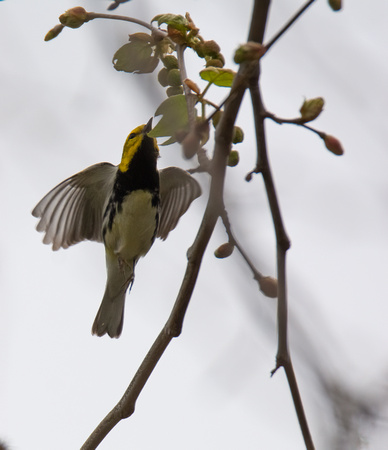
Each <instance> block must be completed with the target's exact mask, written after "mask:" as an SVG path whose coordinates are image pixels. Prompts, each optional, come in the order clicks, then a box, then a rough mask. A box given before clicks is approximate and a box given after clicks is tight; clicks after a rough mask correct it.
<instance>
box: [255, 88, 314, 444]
mask: <svg viewBox="0 0 388 450" xmlns="http://www.w3.org/2000/svg"><path fill="white" fill-rule="evenodd" d="M249 90H250V94H251V99H252V106H253V113H254V120H255V128H256V143H257V162H256V169H255V170H254V171H253V172H255V173H259V172H261V174H262V176H263V180H264V185H265V189H266V192H267V197H268V202H269V206H270V210H271V215H272V220H273V223H274V228H275V235H276V247H277V274H278V275H277V276H278V311H277V320H278V351H277V355H276V367H275V369H274V370H273V371H272V375H273V374H274V373H275V372H276V371H277V370H278V369H279V368H280V367H284V370H285V372H286V376H287V381H288V384H289V386H290V391H291V395H292V398H293V402H294V406H295V410H296V413H297V416H298V420H299V425H300V428H301V431H302V434H303V438H304V441H305V444H306V448H307V449H308V450H314V444H313V441H312V437H311V434H310V430H309V426H308V423H307V419H306V415H305V412H304V407H303V403H302V400H301V396H300V393H299V389H298V385H297V382H296V377H295V373H294V369H293V365H292V361H291V356H290V352H289V348H288V303H287V280H286V253H287V250H288V249H289V248H290V241H289V238H288V236H287V233H286V230H285V227H284V224H283V219H282V215H281V211H280V206H279V202H278V199H277V194H276V189H275V185H274V181H273V177H272V172H271V168H270V164H269V160H268V155H267V145H266V137H265V128H264V117H263V111H264V107H263V102H262V98H261V93H260V89H259V85H258V80H256V82H252V83H251V85H250V87H249ZM253 172H252V173H253ZM249 175H251V174H249ZM248 179H249V176H248Z"/></svg>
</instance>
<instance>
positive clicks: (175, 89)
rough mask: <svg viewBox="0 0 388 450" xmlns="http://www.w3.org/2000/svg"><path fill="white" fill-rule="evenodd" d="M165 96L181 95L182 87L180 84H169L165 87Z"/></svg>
mask: <svg viewBox="0 0 388 450" xmlns="http://www.w3.org/2000/svg"><path fill="white" fill-rule="evenodd" d="M166 94H167V97H172V96H173V95H181V94H183V87H182V86H169V87H168V88H167V89H166Z"/></svg>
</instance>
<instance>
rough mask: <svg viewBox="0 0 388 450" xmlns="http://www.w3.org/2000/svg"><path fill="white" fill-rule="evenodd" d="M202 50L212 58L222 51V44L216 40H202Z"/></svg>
mask: <svg viewBox="0 0 388 450" xmlns="http://www.w3.org/2000/svg"><path fill="white" fill-rule="evenodd" d="M201 50H202V53H203V54H204V55H205V56H210V57H212V58H217V56H218V54H219V53H220V51H221V49H220V46H219V45H218V44H217V42H216V41H205V42H202V45H201Z"/></svg>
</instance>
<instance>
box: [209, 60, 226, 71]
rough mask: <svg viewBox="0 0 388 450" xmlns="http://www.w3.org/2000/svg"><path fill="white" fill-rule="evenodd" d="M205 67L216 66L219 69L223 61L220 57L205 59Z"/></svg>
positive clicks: (222, 65)
mask: <svg viewBox="0 0 388 450" xmlns="http://www.w3.org/2000/svg"><path fill="white" fill-rule="evenodd" d="M206 67H218V68H219V69H222V68H223V67H224V63H223V62H222V60H221V59H218V58H214V59H213V58H212V59H209V60H208V61H206Z"/></svg>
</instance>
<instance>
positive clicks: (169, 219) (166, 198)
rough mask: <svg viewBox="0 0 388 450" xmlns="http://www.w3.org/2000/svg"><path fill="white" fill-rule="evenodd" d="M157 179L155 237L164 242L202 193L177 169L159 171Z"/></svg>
mask: <svg viewBox="0 0 388 450" xmlns="http://www.w3.org/2000/svg"><path fill="white" fill-rule="evenodd" d="M159 177H160V217H159V228H158V232H157V237H160V238H161V239H163V240H164V239H166V238H167V236H168V233H169V232H170V231H171V230H173V229H174V228H175V227H176V225H177V223H178V221H179V219H180V217H181V216H183V214H184V213H185V212H186V211H187V209H188V208H189V206H190V205H191V202H192V201H193V200H195V199H196V198H197V197H199V196H200V195H201V193H202V191H201V187H200V186H199V184H198V182H197V180H195V178H193V177H192V176H191V175H190V174H189V173H188V172H186V170H183V169H179V168H178V167H167V168H165V169H162V170H160V171H159Z"/></svg>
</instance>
